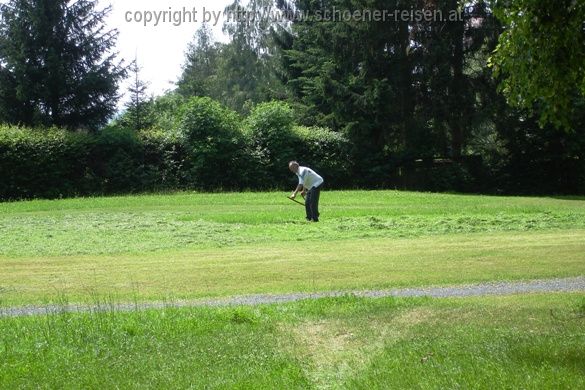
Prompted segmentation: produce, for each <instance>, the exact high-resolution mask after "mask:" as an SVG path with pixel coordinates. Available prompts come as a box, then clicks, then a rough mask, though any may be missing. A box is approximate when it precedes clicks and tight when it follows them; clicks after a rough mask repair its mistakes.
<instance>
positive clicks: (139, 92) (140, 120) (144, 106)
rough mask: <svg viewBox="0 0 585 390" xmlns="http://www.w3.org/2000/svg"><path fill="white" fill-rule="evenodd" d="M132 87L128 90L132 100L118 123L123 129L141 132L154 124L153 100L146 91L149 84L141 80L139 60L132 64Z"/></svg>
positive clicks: (127, 104)
mask: <svg viewBox="0 0 585 390" xmlns="http://www.w3.org/2000/svg"><path fill="white" fill-rule="evenodd" d="M129 70H130V72H131V75H132V85H131V86H130V87H129V88H128V92H129V94H130V100H129V101H128V102H127V103H126V112H125V113H124V115H123V116H122V118H120V119H119V120H118V121H117V122H118V123H119V124H120V125H122V126H123V127H127V128H131V129H133V130H134V131H140V130H143V129H146V128H149V127H152V126H153V124H154V111H153V99H152V98H150V99H149V98H148V96H147V94H146V91H147V89H148V83H145V82H144V81H142V79H141V78H140V70H141V69H140V66H138V59H135V60H134V61H133V62H132V64H130V69H129Z"/></svg>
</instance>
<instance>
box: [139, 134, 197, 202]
mask: <svg viewBox="0 0 585 390" xmlns="http://www.w3.org/2000/svg"><path fill="white" fill-rule="evenodd" d="M138 139H139V140H140V142H141V144H142V146H143V150H144V155H143V159H144V169H145V182H144V183H143V184H144V186H145V187H146V188H148V189H153V190H168V189H179V188H184V187H186V184H187V179H188V177H187V175H186V171H187V168H188V156H187V151H186V147H185V145H186V143H185V141H184V138H183V137H182V136H181V134H180V133H179V132H178V131H165V130H162V129H159V128H151V129H147V130H143V131H141V132H140V133H138Z"/></svg>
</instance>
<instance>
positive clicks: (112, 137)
mask: <svg viewBox="0 0 585 390" xmlns="http://www.w3.org/2000/svg"><path fill="white" fill-rule="evenodd" d="M164 115H166V118H167V119H166V123H169V124H170V123H172V126H169V127H170V128H163V127H161V126H157V127H154V128H152V129H148V130H144V131H141V132H139V133H135V132H133V131H131V130H128V129H125V128H123V127H120V126H115V125H114V126H110V127H108V128H106V129H104V130H102V131H101V132H100V133H98V134H95V135H94V134H81V133H72V132H68V131H65V130H62V129H56V128H51V129H25V128H20V127H10V126H0V199H3V200H13V199H27V198H60V197H72V196H87V195H107V194H121V193H133V192H148V191H161V190H177V189H178V190H180V189H195V190H238V189H251V190H259V189H286V190H288V189H289V188H288V187H289V186H290V185H293V184H294V181H295V178H294V176H293V175H291V173H290V172H289V171H288V169H287V163H288V161H289V160H292V159H296V160H299V162H301V163H302V164H306V165H309V166H311V167H314V168H315V169H316V170H317V171H318V172H320V173H321V174H322V175H323V176H325V178H326V181H327V183H328V185H329V186H343V185H346V184H347V182H348V174H347V170H348V169H349V167H350V165H349V161H350V159H349V157H348V152H347V150H348V149H349V148H348V142H347V140H346V139H345V138H344V137H342V136H341V135H339V134H337V133H334V132H332V131H330V130H327V129H322V128H306V127H295V125H294V122H293V120H292V118H293V116H292V110H290V108H289V107H288V106H287V105H286V104H283V103H278V102H272V103H266V104H263V105H259V106H258V107H256V109H255V110H253V112H252V113H251V115H250V117H249V118H247V119H246V120H243V119H242V118H240V117H239V116H238V115H237V114H236V113H234V112H232V111H230V110H228V109H226V108H224V107H222V106H221V105H220V104H219V103H217V102H215V101H213V100H211V99H208V98H193V99H190V100H188V101H186V102H185V103H184V104H183V105H182V106H181V107H180V109H178V110H176V111H175V115H176V116H177V117H176V118H174V117H172V115H170V114H169V113H164Z"/></svg>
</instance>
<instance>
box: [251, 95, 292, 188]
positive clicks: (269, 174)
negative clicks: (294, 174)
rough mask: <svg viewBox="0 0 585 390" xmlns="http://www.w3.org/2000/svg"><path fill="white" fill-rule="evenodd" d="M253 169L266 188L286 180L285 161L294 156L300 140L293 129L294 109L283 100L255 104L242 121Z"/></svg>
mask: <svg viewBox="0 0 585 390" xmlns="http://www.w3.org/2000/svg"><path fill="white" fill-rule="evenodd" d="M245 128H246V130H245V131H246V135H247V137H248V140H249V143H250V148H251V155H252V157H253V159H254V164H255V167H254V170H255V171H256V172H257V174H258V177H261V178H262V181H263V185H264V186H265V188H266V187H268V188H274V187H276V186H279V185H282V184H285V183H288V182H289V181H290V172H288V169H287V167H288V163H289V161H291V160H295V159H297V158H298V155H299V152H300V151H301V150H302V145H301V140H300V138H298V137H297V134H295V133H294V132H293V128H294V112H293V110H292V109H291V108H290V107H289V106H288V105H287V104H286V103H283V102H277V101H273V102H269V103H262V104H259V105H258V106H256V107H255V108H254V109H253V110H252V112H251V113H250V116H249V117H248V118H247V120H246V124H245Z"/></svg>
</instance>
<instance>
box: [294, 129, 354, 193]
mask: <svg viewBox="0 0 585 390" xmlns="http://www.w3.org/2000/svg"><path fill="white" fill-rule="evenodd" d="M294 133H295V137H296V138H298V139H299V140H300V145H301V147H302V150H301V151H300V152H299V153H298V157H297V159H298V160H299V162H301V163H302V164H304V165H308V166H310V167H311V168H313V169H314V170H316V171H317V172H319V174H321V175H322V176H323V177H324V178H325V180H326V182H327V184H326V185H327V187H328V188H339V187H350V186H351V185H352V182H351V177H350V174H349V173H350V172H351V171H352V166H351V163H350V157H349V153H350V144H349V141H348V140H347V138H345V137H344V136H343V135H342V134H340V133H337V132H334V131H331V130H329V129H326V128H321V127H301V126H297V127H295V128H294Z"/></svg>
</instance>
